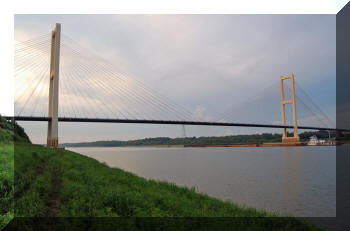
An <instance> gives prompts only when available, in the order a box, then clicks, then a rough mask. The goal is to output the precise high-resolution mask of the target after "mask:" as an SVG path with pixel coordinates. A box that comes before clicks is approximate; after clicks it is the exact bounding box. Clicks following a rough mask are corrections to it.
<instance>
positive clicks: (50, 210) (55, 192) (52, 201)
mask: <svg viewBox="0 0 350 231" xmlns="http://www.w3.org/2000/svg"><path fill="white" fill-rule="evenodd" d="M59 158H60V157H59ZM59 158H58V159H57V162H56V165H55V166H54V168H53V172H52V179H51V189H52V190H51V192H50V194H49V199H48V201H47V204H46V205H47V216H48V217H56V216H57V211H58V204H59V200H58V197H59V194H60V188H61V181H62V180H61V176H60V171H59Z"/></svg>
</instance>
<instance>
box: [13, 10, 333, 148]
mask: <svg viewBox="0 0 350 231" xmlns="http://www.w3.org/2000/svg"><path fill="white" fill-rule="evenodd" d="M56 22H59V23H61V24H62V31H63V33H64V34H65V35H69V37H70V38H72V39H74V40H75V41H79V44H81V45H82V46H83V47H88V48H89V49H90V50H93V51H94V52H96V53H97V54H99V55H100V56H102V57H103V58H104V59H106V60H108V61H109V62H110V63H111V64H113V66H114V67H116V68H118V69H119V70H121V71H122V72H123V73H127V74H128V75H130V76H132V77H133V78H134V79H136V80H137V81H140V82H142V83H145V84H146V85H147V86H148V87H150V88H152V89H154V90H155V91H156V92H158V93H159V94H160V95H164V96H166V97H167V98H169V99H171V100H172V101H173V102H176V103H177V104H179V105H181V106H183V107H185V108H186V109H187V110H188V111H190V113H192V116H193V118H198V119H203V120H218V119H222V115H225V116H226V118H225V120H230V121H235V122H258V123H277V121H279V120H280V101H279V100H280V98H279V97H280V95H279V94H280V93H279V89H278V86H279V85H278V84H279V77H280V76H281V75H288V74H291V73H293V74H294V75H295V79H296V81H297V83H298V84H299V85H300V86H302V89H303V90H304V91H305V92H307V94H308V95H309V96H310V97H311V98H312V99H313V101H314V102H315V103H317V105H318V106H319V107H320V108H321V109H322V110H323V111H324V112H325V113H326V114H327V116H328V117H330V119H331V120H333V121H335V119H334V118H335V73H336V65H335V29H336V28H335V15H15V40H18V41H23V40H26V39H30V38H33V37H35V36H37V35H41V34H43V33H46V32H47V33H49V32H50V31H51V30H52V29H53V28H54V26H55V23H56ZM62 57H63V56H62ZM62 81H63V80H62ZM296 93H297V95H299V96H300V97H301V98H303V97H302V96H303V95H302V94H301V93H302V91H301V90H299V89H297V92H296ZM299 93H300V94H299ZM304 98H305V97H304ZM297 110H298V115H299V119H300V124H303V123H304V124H305V123H308V124H309V122H308V121H310V116H311V115H309V114H308V113H307V110H306V108H304V105H303V104H302V103H299V104H297ZM225 112H226V113H225ZM21 124H22V125H23V126H24V127H25V128H26V130H27V131H28V133H29V135H30V137H31V139H32V141H34V142H36V143H44V142H45V139H46V129H47V128H46V126H47V125H46V123H42V122H34V123H33V122H32V123H29V122H21ZM315 125H322V124H315ZM91 131H93V132H91ZM262 131H269V130H255V129H248V130H247V129H242V128H211V127H193V126H186V132H187V135H188V136H208V135H228V134H237V133H251V132H262ZM181 134H182V128H181V126H165V125H162V126H160V125H125V124H113V125H111V124H60V127H59V137H60V141H61V142H70V141H84V140H88V141H91V140H106V139H108V140H111V139H120V140H126V139H135V138H143V137H157V136H170V137H178V136H181Z"/></svg>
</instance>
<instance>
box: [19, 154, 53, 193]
mask: <svg viewBox="0 0 350 231" xmlns="http://www.w3.org/2000/svg"><path fill="white" fill-rule="evenodd" d="M46 162H47V159H46V160H43V161H41V164H40V165H39V166H38V167H37V168H36V170H35V174H34V179H33V180H32V181H31V182H30V183H28V184H26V185H25V186H24V187H23V189H22V190H21V191H18V192H16V193H15V195H14V199H18V198H21V197H22V196H23V195H24V194H26V192H27V191H28V190H29V189H30V186H31V185H32V183H33V182H35V180H36V179H37V178H38V177H39V176H40V175H42V174H43V172H44V167H45V164H46ZM15 180H16V179H15ZM15 186H16V181H15Z"/></svg>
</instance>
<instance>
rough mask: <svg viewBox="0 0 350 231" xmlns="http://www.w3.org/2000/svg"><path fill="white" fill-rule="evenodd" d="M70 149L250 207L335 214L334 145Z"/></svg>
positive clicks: (301, 214) (314, 214)
mask: <svg viewBox="0 0 350 231" xmlns="http://www.w3.org/2000/svg"><path fill="white" fill-rule="evenodd" d="M69 150H72V151H75V152H78V153H81V154H83V155H86V156H89V157H92V158H95V159H97V160H99V161H100V162H105V163H107V164H108V165H109V166H111V167H118V168H121V169H124V170H126V171H129V172H133V173H135V174H137V175H138V176H142V177H145V178H149V179H156V180H164V181H168V182H173V183H176V184H178V185H182V186H188V187H195V188H196V189H197V191H200V192H205V193H207V194H208V195H210V196H213V197H218V198H221V199H224V200H231V201H232V202H234V203H237V204H239V205H243V206H247V207H254V208H258V209H265V210H267V211H270V212H276V213H278V214H281V215H293V216H299V217H334V216H336V148H335V147H326V146H324V147H321V146H319V147H310V146H301V147H261V148H255V147H254V148H143V147H142V148H137V147H135V148H134V147H132V148H131V147H130V148H129V147H127V148H117V147H112V148H107V147H106V148H105V147H90V148H69Z"/></svg>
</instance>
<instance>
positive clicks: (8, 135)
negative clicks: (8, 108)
mask: <svg viewBox="0 0 350 231" xmlns="http://www.w3.org/2000/svg"><path fill="white" fill-rule="evenodd" d="M13 142H30V140H29V137H28V135H27V134H26V133H25V132H24V129H23V128H22V127H21V126H19V125H18V124H17V123H16V122H13V121H7V120H6V119H5V118H4V117H2V116H1V115H0V144H1V143H2V144H4V143H6V144H8V143H13Z"/></svg>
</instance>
